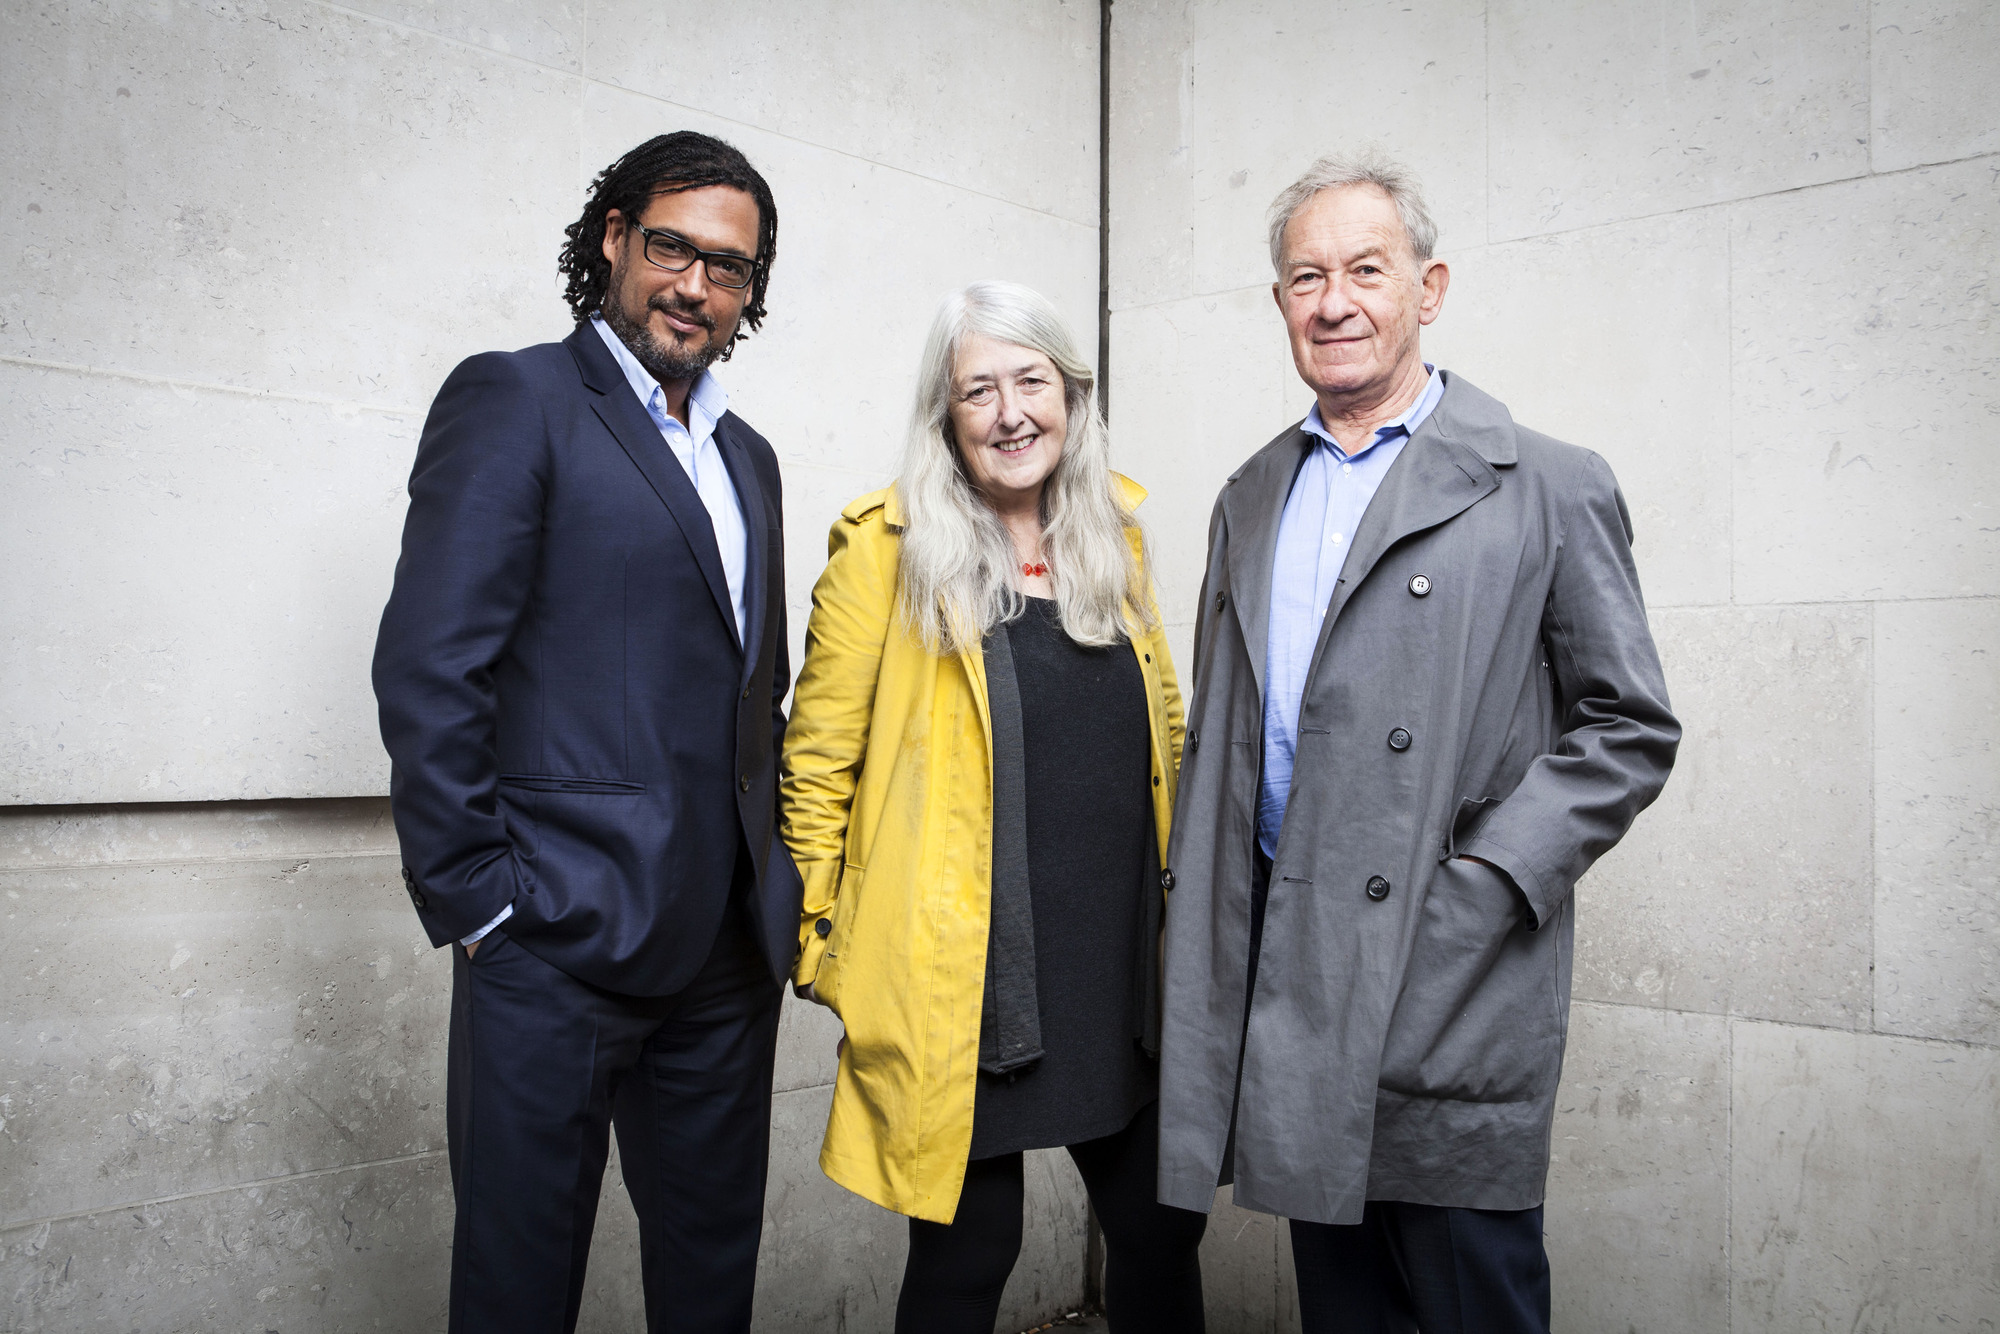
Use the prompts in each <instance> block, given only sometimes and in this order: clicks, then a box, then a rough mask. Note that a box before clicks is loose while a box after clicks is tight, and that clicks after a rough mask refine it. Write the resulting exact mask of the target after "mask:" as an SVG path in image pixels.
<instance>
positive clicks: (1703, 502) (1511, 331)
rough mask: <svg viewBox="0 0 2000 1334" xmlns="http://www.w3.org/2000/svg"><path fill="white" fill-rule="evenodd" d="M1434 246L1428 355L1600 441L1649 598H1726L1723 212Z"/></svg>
mask: <svg viewBox="0 0 2000 1334" xmlns="http://www.w3.org/2000/svg"><path fill="white" fill-rule="evenodd" d="M1445 258H1446V259H1447V260H1448V261H1449V262H1450V264H1451V273H1452V279H1451V287H1450V290H1449V291H1448V292H1447V293H1446V295H1445V304H1444V313H1443V314H1442V315H1441V316H1440V317H1439V318H1438V321H1437V322H1436V323H1435V324H1433V325H1431V326H1430V327H1429V328H1427V329H1426V330H1424V354H1425V356H1426V357H1427V358H1428V359H1429V360H1431V361H1433V362H1435V363H1437V364H1438V365H1441V366H1444V367H1445V368H1447V369H1449V370H1452V371H1455V372H1457V373H1459V374H1461V375H1463V376H1465V377H1466V378H1467V379H1468V380H1470V381H1472V382H1473V383H1474V384H1476V385H1478V386H1479V387H1480V388H1481V389H1484V390H1486V391H1487V392H1488V393H1490V394H1492V395H1494V396H1495V397H1497V398H1499V399H1500V400H1501V401H1502V402H1504V403H1505V404H1506V405H1507V407H1508V409H1509V410H1510V411H1511V412H1512V413H1513V414H1514V420H1515V421H1517V422H1519V423H1521V424H1522V425H1524V426H1530V427H1533V428H1534V429H1535V430H1538V431H1542V432H1545V433H1546V434H1549V435H1553V436H1555V437H1557V438H1558V439H1561V440H1567V441H1569V442H1571V443H1572V444H1578V445H1583V446H1585V447H1586V448H1589V449H1594V450H1596V451H1597V452H1598V453H1600V454H1602V455H1603V456H1604V458H1605V460H1606V461H1607V462H1609V463H1610V464H1611V467H1612V470H1613V471H1614V472H1615V473H1617V475H1618V482H1619V486H1620V487H1621V488H1622V489H1623V491H1624V493H1625V501H1626V504H1627V505H1628V506H1630V508H1631V512H1632V523H1633V527H1634V529H1635V530H1636V533H1637V536H1636V538H1635V541H1634V547H1633V550H1634V553H1635V555H1636V556H1637V558H1638V562H1639V575H1640V578H1641V580H1642V581H1643V583H1644V586H1645V591H1646V600H1647V602H1648V604H1649V605H1652V606H1655V607H1661V606H1676V605H1685V604H1703V603H1718V602H1727V601H1729V574H1730V568H1729V567H1730V483H1729V470H1730V443H1729V393H1728V384H1729V226H1728V218H1727V216H1726V214H1725V212H1724V211H1723V210H1721V209H1703V210H1697V211H1694V212H1689V213H1678V214H1673V215H1670V216H1667V217H1661V218H1648V219H1646V220H1645V221H1643V222H1633V223H1625V224H1621V225H1617V226H1609V227H1595V228H1591V229H1589V230H1586V231H1581V232H1569V233H1564V234H1562V235H1559V236H1551V237H1542V238H1536V239H1533V240H1527V241H1518V242H1513V243H1510V244H1506V245H1494V246H1486V247H1481V248H1475V249H1471V250H1465V251H1453V252H1448V253H1447V254H1446V255H1445ZM1527 330H1534V331H1535V333H1534V335H1533V336H1524V332H1525V331H1527Z"/></svg>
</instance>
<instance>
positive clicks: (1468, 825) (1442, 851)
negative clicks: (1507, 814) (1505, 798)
mask: <svg viewBox="0 0 2000 1334" xmlns="http://www.w3.org/2000/svg"><path fill="white" fill-rule="evenodd" d="M1499 809H1500V798H1499V797H1467V798H1466V799H1465V800H1464V801H1461V802H1459V803H1458V813H1457V814H1456V815H1454V816H1452V818H1451V835H1450V836H1449V837H1448V838H1446V839H1445V840H1444V844H1443V846H1442V847H1440V848H1439V849H1438V860H1439V861H1448V860H1450V859H1451V858H1453V857H1456V856H1457V855H1458V850H1459V849H1460V848H1462V847H1465V846H1466V845H1467V844H1469V843H1471V842H1472V840H1473V839H1474V838H1475V837H1476V836H1477V835H1478V833H1479V826H1481V825H1483V824H1485V823H1486V821H1487V818H1488V817H1489V816H1491V815H1492V814H1493V812H1494V811H1497V810H1499Z"/></svg>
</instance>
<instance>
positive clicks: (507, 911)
mask: <svg viewBox="0 0 2000 1334" xmlns="http://www.w3.org/2000/svg"><path fill="white" fill-rule="evenodd" d="M513 915H514V905H513V904H511V903H510V904H508V905H507V906H506V907H504V908H502V909H501V910H500V915H499V916H497V917H495V918H494V919H493V920H492V921H490V922H488V923H487V924H486V925H485V926H482V927H480V928H479V929H478V930H477V931H475V932H473V933H472V934H471V935H469V936H466V937H464V938H462V939H461V940H460V941H459V942H458V943H459V944H461V945H477V944H478V943H479V942H480V941H482V940H484V939H486V935H487V933H488V932H490V931H491V930H492V929H493V928H494V927H496V926H498V925H500V923H502V922H504V921H506V920H507V919H508V918H509V917H512V916H513Z"/></svg>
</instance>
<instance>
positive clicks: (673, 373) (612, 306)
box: [603, 185, 758, 385]
mask: <svg viewBox="0 0 2000 1334" xmlns="http://www.w3.org/2000/svg"><path fill="white" fill-rule="evenodd" d="M637 221H638V222H639V224H640V225H641V226H644V227H650V228H652V229H653V230H654V231H669V232H672V233H674V234H675V235H677V236H680V237H683V238H685V239H686V240H688V241H690V242H692V243H693V244H694V245H695V246H696V247H697V248H699V249H702V250H720V251H724V252H726V253H728V254H732V255H742V256H744V257H745V258H746V259H747V258H754V257H755V256H756V254H757V224H758V216H757V201H756V200H754V199H752V198H751V197H750V196H749V195H747V194H745V193H744V192H743V191H741V190H738V189H736V188H735V187H733V186H728V185H710V186H705V187H703V188H702V189H699V190H682V191H679V192H677V193H674V194H667V195H654V196H653V197H652V199H650V200H648V201H647V203H646V208H645V211H644V212H643V213H641V214H640V216H639V218H638V219H637ZM604 257H605V258H606V259H608V260H610V261H611V283H610V288H609V290H608V291H607V292H606V293H605V294H604V310H603V314H604V322H605V323H606V324H608V325H610V326H611V330H612V332H613V333H616V334H617V335H618V337H619V338H620V339H621V340H622V341H623V342H624V344H625V346H627V347H629V348H631V349H632V355H633V356H635V357H637V358H638V359H639V364H640V365H642V366H644V367H645V368H646V369H647V370H648V371H650V372H651V373H652V376H653V378H654V379H656V380H658V381H659V382H660V383H661V384H663V385H665V384H674V383H678V384H687V383H691V382H692V381H693V380H694V378H695V377H696V376H697V375H700V374H701V373H702V371H704V370H706V369H707V368H708V366H709V364H710V363H711V362H713V361H714V360H715V359H716V358H717V357H719V356H721V355H722V352H723V349H724V348H726V347H728V346H729V340H730V339H731V338H733V337H735V336H736V322H737V320H738V319H740V318H741V317H742V314H743V306H744V303H745V302H747V301H748V300H749V298H750V289H749V288H747V287H743V288H734V289H732V288H728V287H724V286H722V285H720V284H719V283H712V282H710V281H709V280H708V265H707V264H705V263H703V262H702V261H700V260H697V261H695V262H694V263H693V264H690V265H688V267H687V268H685V269H683V270H681V271H680V272H679V273H673V272H670V271H668V270H666V269H663V268H661V267H660V266H659V265H657V264H654V263H653V262H652V261H650V260H648V259H647V258H646V242H645V238H644V237H643V236H641V235H640V233H639V232H638V231H636V230H635V229H634V228H632V227H631V226H630V225H628V219H626V218H625V216H624V215H623V214H621V213H619V212H618V211H617V210H616V209H613V210H612V211H611V213H610V214H609V215H607V216H606V218H605V222H604Z"/></svg>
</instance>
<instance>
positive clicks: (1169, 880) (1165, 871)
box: [1160, 867, 1174, 893]
mask: <svg viewBox="0 0 2000 1334" xmlns="http://www.w3.org/2000/svg"><path fill="white" fill-rule="evenodd" d="M1160 888H1161V889H1164V890H1166V891H1167V892H1168V893H1172V892H1173V888H1174V873H1173V871H1172V869H1171V868H1168V867H1161V868H1160Z"/></svg>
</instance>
